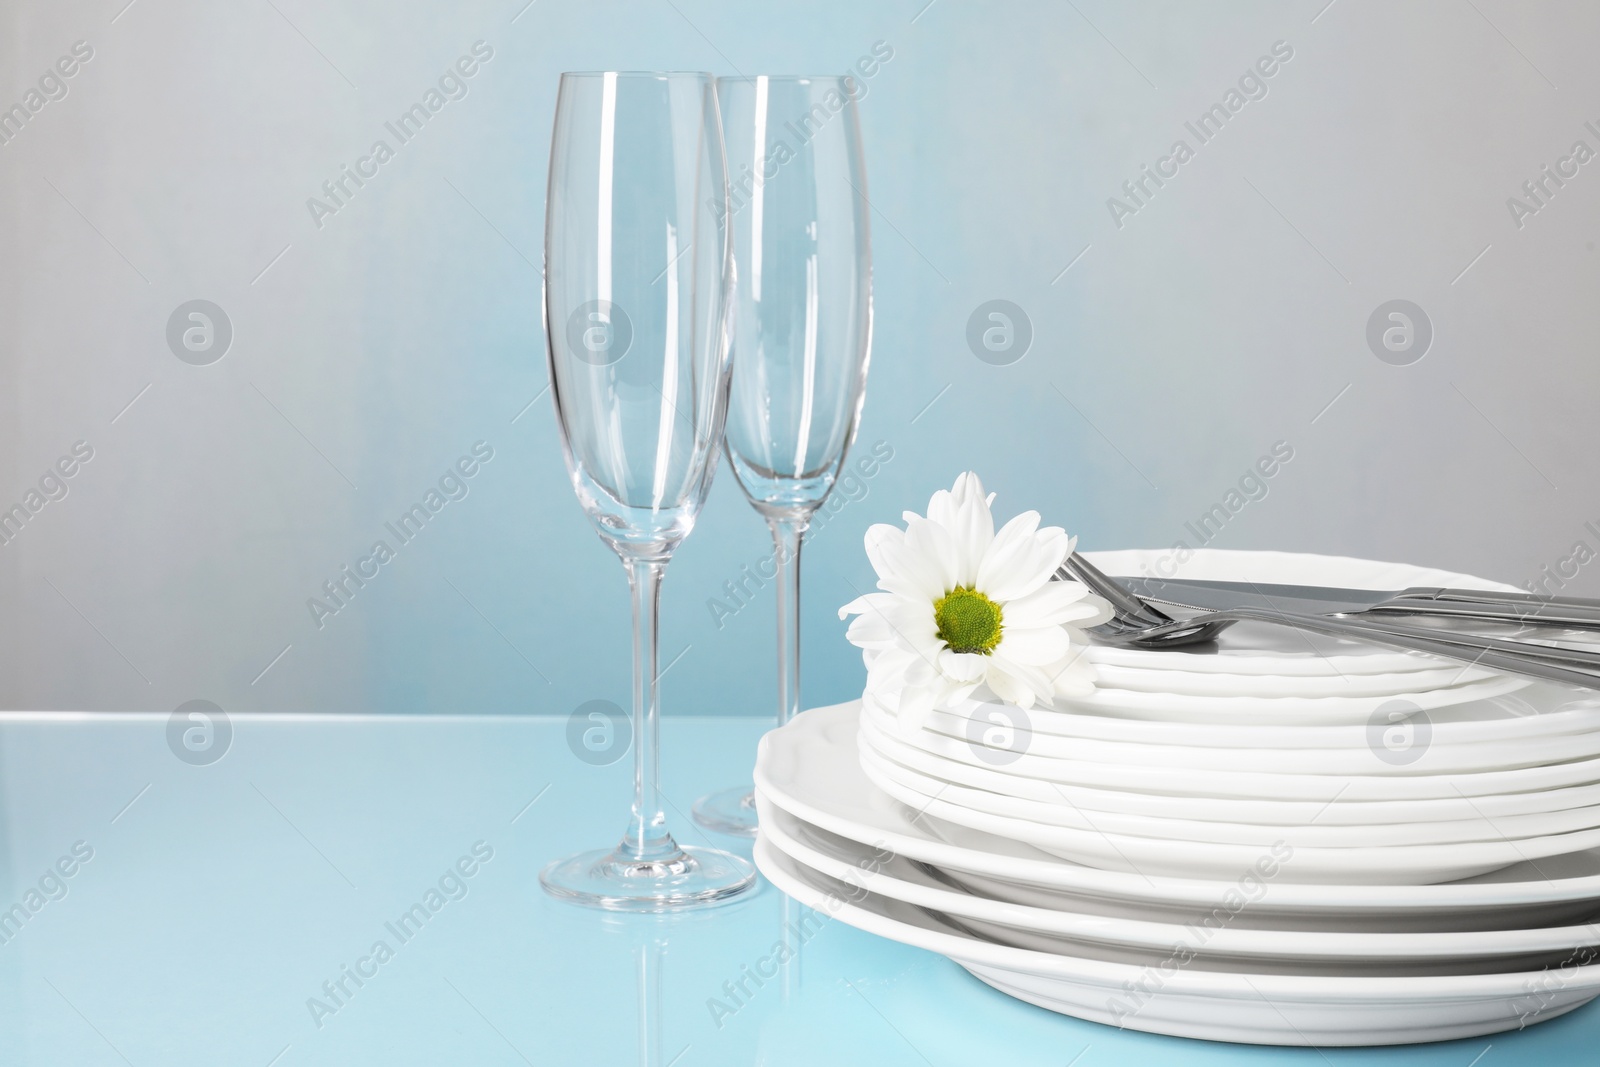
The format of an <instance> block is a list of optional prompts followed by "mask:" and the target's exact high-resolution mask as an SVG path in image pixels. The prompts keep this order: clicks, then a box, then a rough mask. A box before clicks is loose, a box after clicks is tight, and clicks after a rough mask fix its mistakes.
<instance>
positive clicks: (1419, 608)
mask: <svg viewBox="0 0 1600 1067" xmlns="http://www.w3.org/2000/svg"><path fill="white" fill-rule="evenodd" d="M1365 615H1397V616H1404V615H1417V616H1426V617H1432V618H1446V619H1480V620H1483V621H1486V622H1503V623H1510V624H1513V625H1518V626H1546V627H1552V628H1555V629H1563V630H1600V611H1596V612H1594V613H1592V614H1591V613H1586V612H1580V611H1574V610H1572V609H1570V608H1568V609H1558V608H1550V609H1545V608H1542V607H1540V608H1533V607H1532V606H1531V605H1530V606H1528V607H1524V606H1523V605H1520V604H1515V605H1514V604H1503V605H1495V604H1484V603H1469V602H1467V601H1464V600H1425V599H1421V598H1416V599H1400V598H1396V599H1394V600H1386V601H1384V602H1383V603H1381V604H1374V605H1373V606H1372V607H1370V608H1367V609H1366V610H1364V611H1361V612H1348V613H1345V617H1346V618H1349V617H1352V616H1357V617H1359V616H1365Z"/></svg>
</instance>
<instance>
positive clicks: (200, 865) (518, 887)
mask: <svg viewBox="0 0 1600 1067" xmlns="http://www.w3.org/2000/svg"><path fill="white" fill-rule="evenodd" d="M196 721H200V720H196ZM764 727H765V724H764V723H763V722H760V721H752V720H745V719H712V718H674V719H668V720H667V721H666V724H665V730H664V751H663V774H662V778H663V781H664V784H665V789H666V796H667V799H668V804H669V807H668V814H669V815H670V816H673V817H675V818H676V820H677V824H678V825H679V826H680V827H682V828H684V831H685V833H686V836H687V837H688V839H689V843H691V844H693V843H713V842H709V840H708V839H702V838H701V837H700V836H699V831H698V830H696V829H691V828H692V827H693V822H692V820H690V819H688V818H686V817H684V816H685V815H686V814H687V811H688V806H689V804H690V803H691V802H692V800H693V798H694V797H696V796H699V795H700V794H701V793H703V792H705V791H706V790H707V789H708V788H711V787H713V786H716V785H718V784H722V783H725V782H727V781H731V780H734V779H735V778H737V777H739V776H741V775H746V774H748V771H749V764H750V761H751V758H752V755H753V752H754V747H755V743H756V740H757V738H758V737H759V736H760V734H761V732H762V730H763V729H764ZM190 729H195V727H193V726H191V725H189V724H187V723H185V722H179V723H177V724H176V725H174V724H173V722H172V721H171V720H170V718H169V717H168V716H164V715H162V716H157V715H94V716H62V715H8V716H4V717H0V1033H3V1034H4V1038H3V1039H0V1048H3V1053H0V1061H3V1062H4V1063H5V1064H6V1065H8V1067H13V1065H14V1067H35V1065H39V1067H43V1065H50V1067H57V1065H60V1064H67V1063H70V1064H75V1065H83V1067H95V1065H100V1064H105V1065H108V1067H114V1065H134V1067H146V1065H187V1064H197V1065H198V1064H206V1065H214V1064H221V1063H230V1064H243V1065H253V1067H297V1065H302V1064H327V1065H340V1067H348V1065H358V1064H384V1065H388V1067H392V1065H402V1064H418V1065H421V1064H428V1065H436V1064H441V1063H451V1064H473V1065H481V1067H488V1065H497V1064H505V1065H514V1064H538V1065H541V1067H542V1065H545V1064H603V1065H607V1067H610V1065H619V1067H620V1065H629V1067H631V1065H633V1064H639V1065H643V1067H669V1065H670V1067H698V1065H723V1064H730V1065H731V1064H766V1065H796V1067H799V1065H806V1067H815V1065H818V1064H874V1065H900V1064H906V1065H924V1067H925V1065H930V1064H931V1065H935V1067H946V1065H950V1067H955V1065H969V1064H991V1063H1004V1064H1007V1065H1017V1067H1034V1065H1038V1067H1045V1065H1050V1067H1064V1065H1067V1064H1073V1065H1075V1067H1096V1065H1099V1064H1117V1065H1119V1067H1120V1065H1125V1064H1128V1063H1151V1062H1160V1063H1163V1064H1179V1065H1190V1064H1196V1065H1198V1064H1236V1063H1262V1064H1266V1063H1273V1064H1276V1063H1291V1064H1302V1063H1303V1064H1324V1063H1329V1062H1342V1063H1363V1064H1368V1063H1370V1064H1401V1063H1404V1064H1439V1065H1445V1067H1469V1065H1471V1064H1482V1065H1483V1067H1493V1065H1494V1064H1497V1063H1560V1062H1580V1061H1581V1060H1582V1058H1583V1056H1584V1055H1586V1052H1585V1050H1587V1049H1592V1047H1593V1045H1594V1044H1595V1041H1596V1039H1597V1038H1600V1010H1597V1009H1595V1008H1594V1006H1592V1005H1591V1006H1589V1007H1586V1008H1583V1009H1580V1010H1578V1011H1576V1012H1574V1013H1572V1014H1571V1015H1568V1016H1565V1017H1563V1018H1560V1019H1556V1020H1553V1021H1551V1022H1549V1023H1543V1024H1540V1025H1538V1026H1535V1027H1532V1028H1530V1029H1528V1030H1526V1031H1524V1032H1521V1033H1508V1034H1499V1035H1494V1036H1492V1037H1487V1038H1481V1039H1474V1040H1466V1041H1459V1042H1450V1043H1444V1044H1437V1045H1421V1046H1410V1047H1402V1048H1389V1049H1359V1050H1358V1049H1324V1050H1316V1049H1282V1048H1259V1047H1250V1046H1241V1045H1224V1044H1213V1043H1207V1042H1200V1041H1187V1040H1182V1039H1177V1038H1166V1037H1158V1036H1153V1035H1149V1034H1143V1033H1138V1032H1134V1031H1118V1030H1115V1029H1112V1028H1110V1027H1105V1026H1100V1025H1097V1024H1094V1023H1088V1022H1083V1021H1080V1020H1077V1019H1072V1018H1068V1017H1065V1016H1061V1015H1056V1014H1053V1013H1051V1012H1047V1011H1044V1010H1042V1009H1039V1008H1034V1007H1032V1006H1029V1005H1027V1004H1023V1003H1021V1002H1019V1001H1015V1000H1012V999H1010V998H1008V997H1006V996H1004V995H1002V994H1000V993H997V992H995V991H994V990H991V989H989V988H988V987H986V986H984V985H982V984H980V983H979V982H978V981H977V980H976V979H975V978H972V977H971V976H969V975H968V974H967V973H966V972H965V971H963V970H962V969H961V968H960V967H958V966H956V965H955V964H954V963H951V962H950V961H948V960H945V959H943V958H941V957H938V956H935V955H932V954H930V953H927V952H923V951H921V950H918V949H912V948H908V947H905V946H903V945H898V944H894V943H891V942H888V941H884V940H882V939H880V938H877V937H873V936H871V935H868V934H865V933H862V932H860V931H858V930H854V929H852V928H850V927H848V926H845V925H844V924H843V923H840V922H838V921H836V920H831V919H828V918H826V917H825V916H821V915H818V914H816V913H809V915H808V916H802V915H801V914H800V912H799V909H798V908H797V907H796V906H794V905H793V904H792V903H789V902H786V901H785V899H784V898H783V897H782V895H781V894H779V893H777V892H776V891H775V890H773V889H772V888H771V887H770V886H763V887H762V888H761V890H760V891H759V892H757V893H756V894H754V895H753V896H751V897H750V898H748V899H746V900H744V901H742V902H740V903H736V904H732V905H730V906H727V907H723V908H720V909H713V910H710V911H705V912H700V913H691V914H686V915H679V916H671V917H664V918H655V917H650V916H636V915H608V914H604V913H597V912H592V911H589V910H587V909H582V908H578V907H574V906H572V905H568V904H564V903H560V902H558V901H555V900H552V899H551V898H549V897H548V896H546V895H545V894H544V893H542V892H541V891H540V890H539V886H538V871H539V868H540V866H541V865H542V864H544V863H545V862H546V861H548V860H549V859H550V858H551V857H553V856H557V855H562V854H565V853H566V852H569V851H571V850H572V849H574V848H577V847H580V846H583V845H587V844H591V843H592V842H594V841H595V840H597V839H600V838H601V837H603V836H605V835H607V834H611V833H614V832H615V829H616V827H617V826H618V825H620V824H621V818H620V817H621V815H622V814H623V813H622V812H619V811H618V810H617V808H618V806H619V804H620V803H622V802H623V801H621V800H619V798H625V797H626V796H627V792H628V790H627V777H628V775H629V773H630V769H631V761H630V760H627V759H624V758H622V756H624V755H625V754H626V748H625V746H626V738H625V737H624V738H620V739H619V738H616V737H611V738H610V739H609V741H608V742H607V743H605V744H600V745H598V746H596V745H595V744H594V741H595V736H596V735H594V734H592V733H591V734H588V735H585V733H584V731H583V730H581V729H576V730H575V729H573V724H572V723H570V722H569V721H568V720H567V719H565V718H555V717H513V716H453V717H448V718H446V717H437V718H433V717H429V718H400V717H396V718H365V717H361V718H357V717H340V716H279V717H273V716H236V717H234V718H233V719H232V720H231V721H230V722H229V723H227V725H226V728H225V729H224V728H222V724H221V723H220V722H219V723H216V724H214V732H213V733H211V734H210V735H209V736H207V735H204V734H203V733H202V734H189V735H187V739H186V735H185V731H186V730H190ZM602 740H604V738H603V739H602ZM607 744H609V745H610V746H611V747H610V748H609V749H608V748H607ZM219 753H220V755H219ZM674 808H676V809H677V810H676V811H674V810H673V809H674ZM714 843H716V844H720V845H723V846H725V847H729V846H732V847H739V846H737V845H736V843H735V841H734V839H720V840H718V841H716V842H714ZM742 847H744V848H745V849H746V850H747V849H748V845H747V844H746V845H744V846H742ZM785 942H788V943H791V944H792V943H795V942H798V943H800V945H801V948H800V953H799V964H798V968H797V973H796V972H794V971H791V972H790V978H789V979H788V980H787V981H786V979H785V977H784V974H783V969H782V968H780V967H779V966H778V965H777V962H776V956H777V950H778V947H779V946H780V945H781V944H783V943H785ZM1475 1057H1481V1058H1475Z"/></svg>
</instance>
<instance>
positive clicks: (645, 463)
mask: <svg viewBox="0 0 1600 1067" xmlns="http://www.w3.org/2000/svg"><path fill="white" fill-rule="evenodd" d="M726 198H727V168H726V164H725V161H724V158H723V148H722V131H721V121H720V119H719V117H718V110H717V97H716V91H715V84H714V82H713V80H712V78H711V75H709V74H679V73H672V74H663V73H617V72H605V73H592V74H577V73H569V74H563V75H562V76H561V88H560V93H559V94H558V96H557V100H556V119H555V132H554V135H553V138H552V143H551V150H550V183H549V194H548V199H547V202H546V206H545V291H544V298H545V307H544V311H545V334H546V337H547V339H548V346H547V347H548V353H549V360H550V382H551V386H552V394H553V396H554V400H555V409H556V419H557V423H558V424H559V427H560V430H561V447H562V452H563V454H564V456H565V457H566V463H567V470H568V473H569V474H570V475H571V477H572V486H573V489H574V490H575V491H576V493H577V496H578V501H579V503H580V504H581V505H582V506H583V510H584V511H585V513H587V515H588V517H589V520H590V522H592V523H593V524H594V527H595V530H596V531H597V532H598V533H599V534H600V537H601V539H602V540H604V541H605V542H606V543H607V544H608V545H609V546H610V547H611V548H612V549H613V550H614V551H615V552H616V553H617V555H618V556H619V557H620V558H621V560H622V563H623V565H624V566H625V567H626V568H627V572H628V582H629V586H630V588H631V590H632V594H633V743H634V765H633V766H634V800H633V814H632V819H631V821H630V822H629V824H628V830H627V833H626V835H625V836H624V837H623V839H622V842H621V843H620V844H618V845H617V846H616V847H615V848H612V849H601V850H598V851H593V852H584V853H579V854H578V855H575V856H570V857H568V858H566V859H563V860H557V861H556V862H554V863H551V864H550V865H549V866H547V867H545V869H544V870H543V871H542V872H541V873H540V875H539V880H540V882H541V883H542V884H543V885H544V887H545V889H546V890H548V891H549V892H550V893H552V894H554V895H556V896H559V897H563V898H566V899H569V900H573V901H577V902H580V903H584V904H589V905H594V906H597V907H603V908H611V909H615V910H628V911H667V910H672V909H676V908H682V907H688V906H692V905H697V904H710V903H716V902H718V901H722V900H726V899H727V898H729V897H732V896H734V895H736V894H738V893H741V892H743V891H745V890H747V889H749V888H750V887H751V886H752V885H754V884H755V871H754V869H753V868H752V867H751V866H750V864H749V863H748V862H747V861H745V860H743V859H741V858H740V857H737V856H734V855H731V854H729V853H726V852H722V851H719V850H717V849H707V848H685V847H682V846H680V845H679V844H678V843H677V842H676V841H675V840H673V837H672V834H671V833H670V832H669V831H668V829H667V824H666V817H665V815H664V814H663V813H662V810H661V801H660V792H659V784H658V780H657V772H658V760H657V752H658V734H659V715H660V707H659V703H658V688H657V686H658V659H657V644H658V641H657V634H656V626H657V622H658V619H659V615H658V602H659V596H660V590H661V579H662V575H663V574H664V573H665V570H666V566H667V561H668V560H669V559H670V558H671V556H672V552H673V550H674V549H676V548H677V546H678V545H679V544H680V543H681V542H682V541H683V539H684V538H685V537H686V536H688V534H689V531H690V530H691V529H692V528H693V526H694V522H695V518H696V516H697V515H698V514H699V512H700V507H701V505H702V504H703V503H704V502H705V498H706V491H707V490H708V489H709V488H710V485H711V476H712V473H713V471H714V470H715V469H716V463H717V449H718V448H719V447H720V445H721V440H722V434H723V428H724V420H725V417H726V414H727V392H728V372H729V367H730V364H729V357H728V351H729V349H728V342H729V339H728V321H727V315H728V311H729V298H730V294H731V291H732V286H733V258H732V249H731V243H730V241H729V237H728V231H727V226H726Z"/></svg>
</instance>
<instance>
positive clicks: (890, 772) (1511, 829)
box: [861, 750, 1600, 850]
mask: <svg viewBox="0 0 1600 1067" xmlns="http://www.w3.org/2000/svg"><path fill="white" fill-rule="evenodd" d="M861 760H862V764H861V768H862V770H863V771H865V772H866V775H867V778H868V779H869V780H870V781H871V782H872V783H873V784H874V785H876V786H878V788H880V789H882V790H883V791H884V792H886V793H888V794H889V795H890V796H894V797H896V798H897V799H901V800H902V801H903V802H904V803H908V804H910V805H911V806H912V807H920V806H921V805H922V802H923V801H925V800H937V801H939V802H940V804H941V808H940V810H942V805H943V804H954V805H956V806H958V807H963V808H968V809H971V810H972V811H975V812H980V813H984V814H988V815H993V816H996V817H998V818H1000V819H1005V820H1016V823H1017V826H1016V828H1015V829H1014V830H1013V831H1010V832H1008V835H1007V836H1015V837H1016V839H1017V840H1019V841H1032V840H1035V837H1034V835H1035V834H1037V833H1038V831H1039V830H1040V828H1041V827H1047V826H1053V827H1065V828H1068V829H1073V830H1079V831H1085V832H1088V833H1093V834H1100V835H1106V834H1114V835H1127V836H1131V837H1141V838H1150V839H1152V840H1154V841H1170V842H1175V843H1188V842H1195V843H1199V842H1213V843H1216V844H1232V845H1250V846H1251V847H1253V848H1257V849H1264V848H1270V847H1272V846H1273V845H1275V844H1287V845H1288V846H1289V847H1291V848H1294V849H1297V850H1298V849H1306V848H1326V849H1340V848H1372V847H1380V846H1381V847H1393V846H1402V845H1441V844H1451V843H1467V842H1474V841H1497V842H1498V841H1514V842H1517V843H1519V844H1520V843H1522V842H1524V841H1528V840H1534V839H1538V838H1542V837H1551V836H1555V835H1558V834H1571V833H1577V832H1579V831H1584V830H1595V829H1597V828H1600V806H1590V807H1583V808H1568V809H1566V810H1565V811H1553V812H1538V813H1535V814H1532V815H1511V816H1506V817H1503V818H1498V819H1486V818H1471V819H1450V820H1439V821H1434V822H1415V823H1408V822H1380V823H1370V824H1367V825H1361V826H1323V825H1321V824H1320V823H1318V822H1315V821H1312V822H1309V823H1306V824H1302V825H1297V826H1285V825H1281V824H1277V825H1275V824H1272V823H1241V822H1215V821H1205V820H1201V819H1192V818H1171V817H1154V816H1149V815H1123V814H1120V813H1116V812H1086V811H1083V810H1082V809H1079V808H1074V807H1073V806H1072V805H1071V804H1069V803H1066V802H1065V801H1064V799H1063V798H1061V797H1056V798H1054V799H1053V800H1043V801H1041V800H1029V799H1026V798H1022V797H1013V796H1005V795H1002V794H999V793H991V792H989V791H988V790H985V789H974V788H972V787H970V786H964V785H957V784H955V783H953V782H948V781H944V780H943V779H939V778H934V777H931V776H929V775H925V774H921V773H919V772H917V771H914V770H912V769H911V768H909V767H903V766H901V765H900V764H898V763H896V762H894V761H893V760H890V759H886V758H885V757H883V756H880V755H878V754H877V753H875V752H873V751H871V750H864V751H863V752H862V754H861ZM902 791H909V792H910V793H911V794H912V795H914V796H915V797H918V798H920V799H917V800H906V799H905V795H904V793H903V792H902ZM929 810H930V811H932V812H933V813H934V814H939V811H937V810H935V809H934V808H933V807H929ZM1000 825H1006V824H1004V823H1002V824H1000ZM1596 844H1600V841H1597V842H1596ZM1040 847H1041V848H1044V847H1047V846H1045V845H1040Z"/></svg>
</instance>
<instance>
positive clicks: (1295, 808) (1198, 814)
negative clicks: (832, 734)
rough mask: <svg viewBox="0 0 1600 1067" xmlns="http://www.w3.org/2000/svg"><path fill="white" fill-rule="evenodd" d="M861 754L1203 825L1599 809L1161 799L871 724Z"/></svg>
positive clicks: (1576, 799) (1575, 801)
mask: <svg viewBox="0 0 1600 1067" xmlns="http://www.w3.org/2000/svg"><path fill="white" fill-rule="evenodd" d="M861 747H862V750H863V751H872V752H877V753H879V754H880V755H882V756H885V757H887V758H888V759H891V760H893V761H894V762H895V763H898V764H900V765H902V766H905V767H909V768H911V769H913V770H917V771H921V772H922V773H923V774H927V775H931V776H933V777H935V778H938V779H941V780H943V781H946V782H953V783H957V784H960V785H966V786H971V787H972V788H974V789H982V790H987V791H988V792H990V793H998V794H1001V795H1002V796H1014V797H1025V798H1027V799H1030V800H1037V801H1041V802H1044V803H1048V804H1055V805H1058V806H1059V805H1065V806H1067V807H1069V808H1073V809H1082V810H1086V811H1090V812H1118V813H1123V814H1127V815H1149V816H1153V817H1156V818H1162V819H1198V820H1202V821H1207V822H1237V823H1256V824H1266V825H1275V826H1310V825H1312V824H1316V825H1318V826H1368V825H1392V824H1397V823H1419V822H1453V821H1460V820H1478V821H1489V820H1498V819H1501V818H1505V817H1507V816H1515V815H1535V814H1539V813H1542V812H1554V811H1567V810H1570V809H1572V808H1584V807H1594V806H1596V805H1600V782H1597V783H1592V784H1589V785H1579V786H1569V787H1567V788H1564V789H1544V790H1536V791H1534V792H1529V793H1497V794H1492V795H1490V796H1480V797H1471V796H1448V797H1439V798H1437V799H1433V800H1346V799H1344V798H1343V797H1340V798H1337V799H1335V800H1333V801H1332V802H1326V801H1320V800H1317V801H1307V800H1251V799H1240V798H1235V797H1197V796H1162V795H1160V794H1156V793H1133V792H1122V791H1119V790H1113V789H1094V788H1088V787H1084V786H1070V785H1061V784H1059V783H1056V782H1047V781H1042V780H1040V779H1037V778H1026V777H1023V776H1021V775H1015V774H1007V773H1006V772H1005V770H1004V769H1001V768H996V767H992V766H985V765H982V764H969V763H959V762H957V761H955V760H952V759H946V758H944V757H943V756H936V755H934V754H932V753H930V752H927V751H925V750H923V749H920V748H917V747H916V746H914V745H908V744H906V743H905V742H904V741H902V740H900V739H899V738H898V737H896V736H893V735H891V734H887V733H885V732H883V731H882V730H880V729H879V728H878V727H876V726H873V725H872V723H871V722H870V721H868V720H867V719H865V718H863V719H862V721H861Z"/></svg>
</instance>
